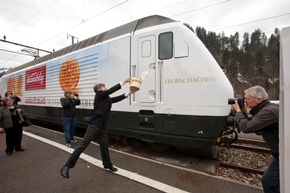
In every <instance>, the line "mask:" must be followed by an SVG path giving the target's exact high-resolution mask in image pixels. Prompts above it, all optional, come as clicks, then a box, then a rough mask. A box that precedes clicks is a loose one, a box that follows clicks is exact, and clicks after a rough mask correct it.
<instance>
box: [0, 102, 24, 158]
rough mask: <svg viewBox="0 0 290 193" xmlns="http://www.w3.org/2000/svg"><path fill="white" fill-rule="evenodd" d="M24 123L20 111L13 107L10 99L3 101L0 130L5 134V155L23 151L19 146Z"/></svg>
mask: <svg viewBox="0 0 290 193" xmlns="http://www.w3.org/2000/svg"><path fill="white" fill-rule="evenodd" d="M21 122H24V119H23V116H22V110H21V109H20V108H19V107H17V106H15V105H13V99H12V98H11V97H5V98H4V99H3V106H2V107H0V130H2V129H4V131H5V133H6V145H7V148H6V150H5V152H6V154H7V155H8V156H9V155H12V153H13V151H14V150H15V151H24V148H22V146H21V141H22V132H23V129H22V125H21Z"/></svg>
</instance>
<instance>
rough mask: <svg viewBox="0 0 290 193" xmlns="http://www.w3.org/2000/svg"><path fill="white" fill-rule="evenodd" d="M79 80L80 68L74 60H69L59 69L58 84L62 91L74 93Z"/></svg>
mask: <svg viewBox="0 0 290 193" xmlns="http://www.w3.org/2000/svg"><path fill="white" fill-rule="evenodd" d="M79 80H80V67H79V64H78V62H77V61H76V60H74V59H72V58H69V59H67V60H66V61H65V62H64V63H63V64H62V65H61V67H60V71H59V84H60V86H61V88H62V90H63V91H65V90H72V91H74V90H75V89H76V87H77V85H78V83H79Z"/></svg>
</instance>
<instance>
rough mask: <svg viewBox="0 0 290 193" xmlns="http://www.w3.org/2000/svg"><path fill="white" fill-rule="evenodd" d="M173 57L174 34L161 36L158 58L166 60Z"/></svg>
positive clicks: (169, 33) (168, 33)
mask: <svg viewBox="0 0 290 193" xmlns="http://www.w3.org/2000/svg"><path fill="white" fill-rule="evenodd" d="M172 57H173V33H172V32H166V33H162V34H160V35H159V43H158V58H159V60H166V59H170V58H172Z"/></svg>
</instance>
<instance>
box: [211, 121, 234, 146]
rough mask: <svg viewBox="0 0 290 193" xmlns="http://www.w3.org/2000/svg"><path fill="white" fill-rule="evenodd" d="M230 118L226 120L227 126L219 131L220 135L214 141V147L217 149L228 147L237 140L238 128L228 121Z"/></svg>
mask: <svg viewBox="0 0 290 193" xmlns="http://www.w3.org/2000/svg"><path fill="white" fill-rule="evenodd" d="M230 118H231V117H229V118H228V121H227V123H230V124H227V125H226V126H225V127H224V128H223V129H222V131H221V133H220V135H219V136H218V137H217V139H216V143H215V144H216V145H218V146H219V147H230V145H231V144H233V143H235V142H236V141H237V139H238V132H237V130H238V128H237V126H236V123H235V122H231V121H229V119H230Z"/></svg>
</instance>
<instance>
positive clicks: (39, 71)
mask: <svg viewBox="0 0 290 193" xmlns="http://www.w3.org/2000/svg"><path fill="white" fill-rule="evenodd" d="M25 80H26V81H25V90H38V89H45V88H46V66H42V67H39V68H34V69H32V70H27V71H26V76H25Z"/></svg>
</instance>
